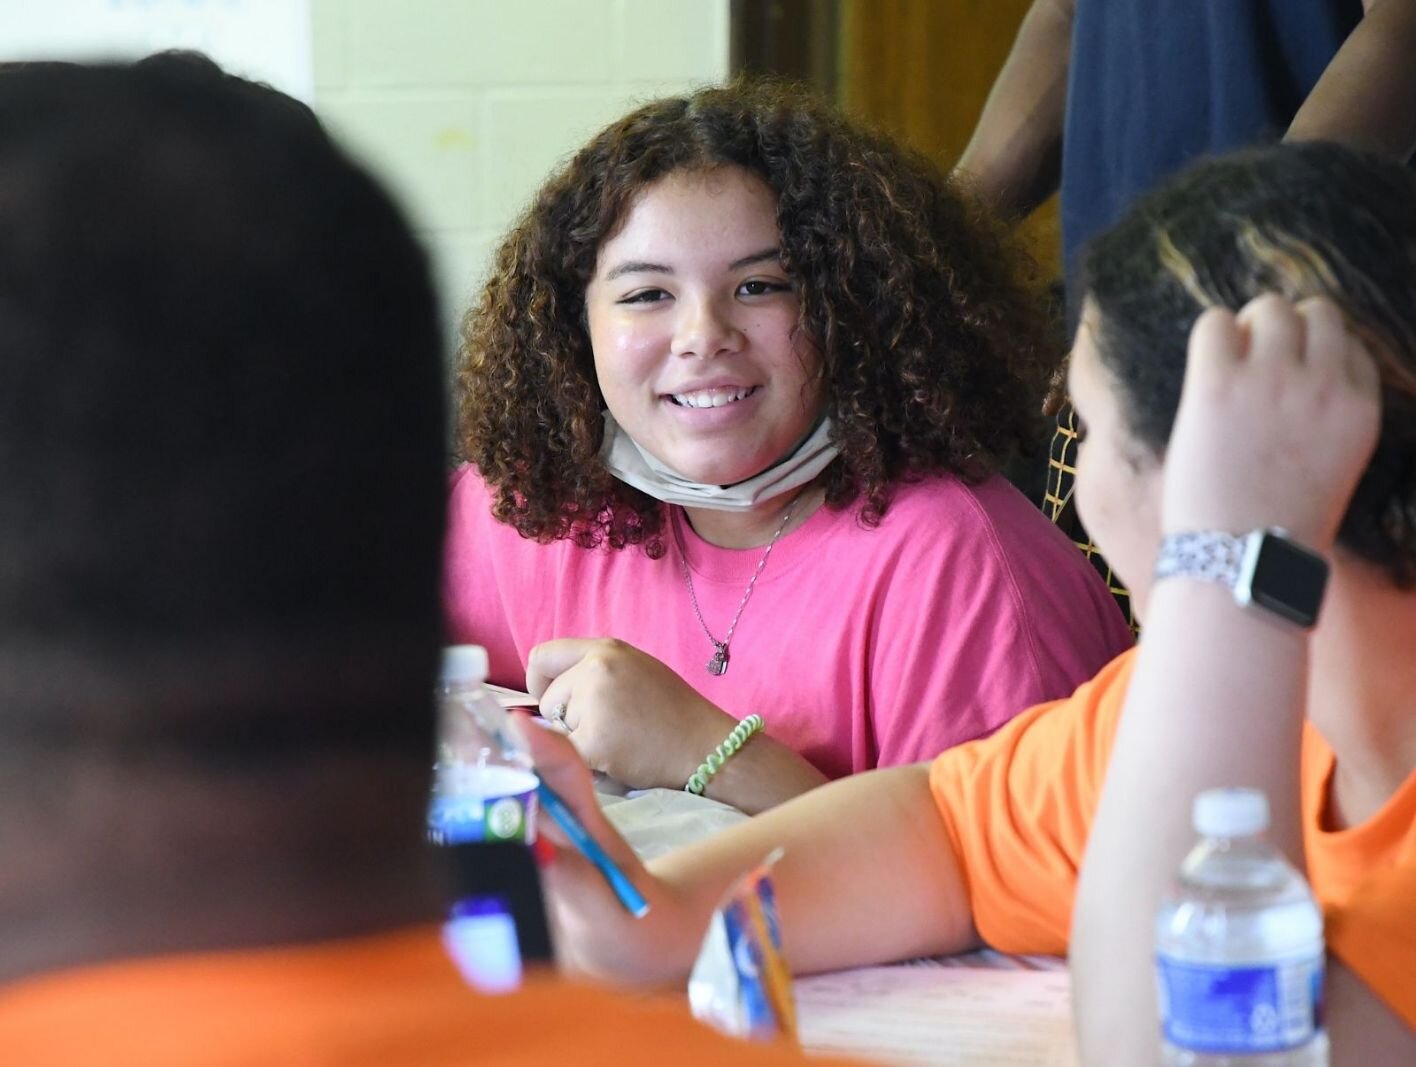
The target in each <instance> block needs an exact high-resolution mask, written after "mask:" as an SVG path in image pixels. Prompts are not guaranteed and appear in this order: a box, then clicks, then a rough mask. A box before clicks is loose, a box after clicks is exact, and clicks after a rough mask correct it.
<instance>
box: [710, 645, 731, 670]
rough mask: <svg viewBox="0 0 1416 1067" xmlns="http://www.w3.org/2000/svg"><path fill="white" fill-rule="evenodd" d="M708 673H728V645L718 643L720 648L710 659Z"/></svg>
mask: <svg viewBox="0 0 1416 1067" xmlns="http://www.w3.org/2000/svg"><path fill="white" fill-rule="evenodd" d="M715 643H716V642H715ZM708 673H709V674H712V675H719V674H727V673H728V646H727V645H718V650H717V651H716V652H714V653H713V658H712V659H710V660H709V661H708Z"/></svg>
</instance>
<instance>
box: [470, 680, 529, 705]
mask: <svg viewBox="0 0 1416 1067" xmlns="http://www.w3.org/2000/svg"><path fill="white" fill-rule="evenodd" d="M482 688H483V689H485V690H486V691H487V692H488V693H490V694H491V695H492V697H493V698H494V699H495V700H496V702H497V703H498V704H500V705H501V706H502V707H504V708H534V707H536V698H535V697H533V696H532V695H531V694H530V693H523V692H522V691H521V690H520V689H508V688H507V687H506V686H504V685H492V683H491V682H487V683H486V684H485V685H483V686H482Z"/></svg>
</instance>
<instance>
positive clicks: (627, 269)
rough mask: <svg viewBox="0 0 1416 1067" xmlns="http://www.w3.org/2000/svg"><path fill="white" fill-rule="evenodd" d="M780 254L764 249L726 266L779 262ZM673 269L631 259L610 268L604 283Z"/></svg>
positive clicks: (730, 267) (735, 267) (734, 266)
mask: <svg viewBox="0 0 1416 1067" xmlns="http://www.w3.org/2000/svg"><path fill="white" fill-rule="evenodd" d="M781 258H782V252H781V249H779V248H764V249H762V250H761V251H759V252H753V253H751V254H750V255H746V256H743V257H742V258H741V259H735V260H733V261H732V262H731V263H729V264H728V270H742V268H743V267H750V266H752V265H753V264H754V263H763V262H765V261H767V260H769V259H770V260H779V259H781ZM673 272H674V268H673V267H668V266H665V265H664V264H662V263H649V262H646V261H645V260H640V259H631V260H629V261H627V262H625V263H621V264H619V265H618V266H616V267H614V268H612V269H611V270H610V271H609V272H608V273H607V274H606V275H605V281H607V282H612V281H614V280H615V279H616V278H618V277H620V276H621V275H624V274H672V273H673Z"/></svg>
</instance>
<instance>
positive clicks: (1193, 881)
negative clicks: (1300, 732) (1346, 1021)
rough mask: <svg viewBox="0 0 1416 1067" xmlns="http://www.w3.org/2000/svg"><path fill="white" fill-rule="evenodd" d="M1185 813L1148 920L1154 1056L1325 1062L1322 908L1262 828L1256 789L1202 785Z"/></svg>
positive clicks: (1245, 1065)
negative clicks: (1188, 827)
mask: <svg viewBox="0 0 1416 1067" xmlns="http://www.w3.org/2000/svg"><path fill="white" fill-rule="evenodd" d="M1194 824H1195V831H1196V832H1197V833H1198V834H1199V835H1200V837H1201V840H1200V842H1199V844H1197V845H1196V846H1195V847H1194V849H1193V850H1192V851H1191V852H1190V854H1189V855H1188V856H1186V857H1185V862H1184V863H1183V864H1182V865H1181V867H1180V873H1179V876H1178V877H1177V878H1176V881H1175V885H1174V887H1173V889H1172V891H1171V894H1170V895H1169V896H1168V897H1167V898H1166V899H1165V900H1164V901H1163V902H1162V904H1161V907H1160V913H1159V915H1158V917H1157V919H1156V928H1155V939H1156V941H1155V944H1156V976H1157V979H1158V986H1159V990H1158V991H1159V996H1160V1018H1161V1031H1162V1041H1163V1045H1162V1048H1163V1053H1164V1062H1165V1063H1166V1064H1169V1065H1173V1067H1202V1065H1203V1067H1219V1065H1233V1067H1325V1065H1326V1064H1327V1062H1328V1042H1327V1035H1326V1034H1325V1033H1324V1031H1323V1026H1322V985H1323V960H1324V949H1323V918H1322V912H1321V911H1319V909H1318V906H1317V903H1316V902H1315V901H1314V900H1313V894H1312V893H1311V892H1310V891H1309V889H1308V884H1307V882H1305V881H1304V880H1303V876H1302V875H1301V874H1300V873H1299V872H1298V871H1296V870H1295V869H1294V868H1293V866H1292V865H1291V864H1290V863H1288V861H1287V860H1285V859H1284V858H1283V856H1282V855H1281V854H1279V853H1278V851H1276V850H1275V849H1274V848H1273V847H1272V846H1271V845H1269V844H1268V843H1267V842H1266V841H1265V840H1264V838H1263V836H1262V835H1263V832H1264V831H1265V830H1266V829H1268V825H1269V810H1268V800H1267V798H1266V797H1265V796H1264V794H1263V793H1262V792H1259V791H1258V790H1255V789H1213V790H1209V791H1207V792H1204V793H1201V794H1200V795H1199V796H1198V797H1196V798H1195V807H1194Z"/></svg>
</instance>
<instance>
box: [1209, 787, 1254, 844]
mask: <svg viewBox="0 0 1416 1067" xmlns="http://www.w3.org/2000/svg"><path fill="white" fill-rule="evenodd" d="M1194 823H1195V832H1196V833H1198V834H1202V835H1203V836H1205V837H1252V836H1253V835H1254V834H1260V833H1263V832H1264V831H1265V830H1267V829H1268V824H1269V807H1268V797H1266V796H1264V794H1263V792H1262V791H1261V790H1258V789H1206V790H1205V791H1204V792H1203V793H1201V794H1200V795H1199V796H1197V797H1196V798H1195V809H1194Z"/></svg>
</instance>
